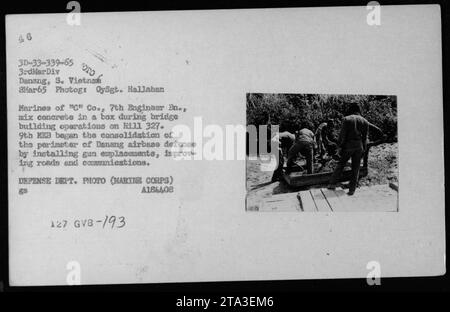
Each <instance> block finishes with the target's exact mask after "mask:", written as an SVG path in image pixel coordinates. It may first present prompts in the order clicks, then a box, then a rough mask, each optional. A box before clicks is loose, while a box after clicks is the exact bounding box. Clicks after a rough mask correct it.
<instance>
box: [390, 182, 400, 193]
mask: <svg viewBox="0 0 450 312" xmlns="http://www.w3.org/2000/svg"><path fill="white" fill-rule="evenodd" d="M389 187H390V188H391V189H393V190H396V191H397V192H398V184H397V183H393V182H391V183H389Z"/></svg>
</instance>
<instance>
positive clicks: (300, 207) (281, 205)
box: [247, 185, 398, 212]
mask: <svg viewBox="0 0 450 312" xmlns="http://www.w3.org/2000/svg"><path fill="white" fill-rule="evenodd" d="M347 191H348V190H343V189H342V188H336V189H335V190H329V189H326V188H315V189H314V188H313V189H310V190H307V191H300V192H298V193H295V192H294V193H286V194H277V195H272V196H270V197H267V198H264V199H263V200H262V201H261V202H259V203H258V204H257V205H253V207H254V208H255V207H256V208H255V209H251V210H257V211H266V212H269V211H280V212H302V211H303V212H396V211H398V193H397V191H396V190H394V189H393V188H391V187H389V185H374V186H370V187H367V186H366V187H360V188H358V189H357V190H356V192H355V194H354V195H353V196H348V195H347ZM247 204H248V202H247Z"/></svg>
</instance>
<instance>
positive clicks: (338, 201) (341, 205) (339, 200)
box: [321, 188, 347, 211]
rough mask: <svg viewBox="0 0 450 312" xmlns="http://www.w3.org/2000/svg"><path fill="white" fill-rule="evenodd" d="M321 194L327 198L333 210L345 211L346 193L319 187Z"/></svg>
mask: <svg viewBox="0 0 450 312" xmlns="http://www.w3.org/2000/svg"><path fill="white" fill-rule="evenodd" d="M321 191H322V194H323V195H324V196H325V198H326V199H327V201H328V203H329V204H330V206H331V210H333V211H345V197H344V196H347V194H345V192H344V191H343V190H341V191H336V190H329V189H326V188H323V189H321Z"/></svg>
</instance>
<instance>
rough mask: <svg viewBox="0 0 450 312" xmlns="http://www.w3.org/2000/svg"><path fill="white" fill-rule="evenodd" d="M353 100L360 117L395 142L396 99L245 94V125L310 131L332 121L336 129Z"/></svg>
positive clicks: (368, 96)
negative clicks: (357, 106) (358, 105)
mask: <svg viewBox="0 0 450 312" xmlns="http://www.w3.org/2000/svg"><path fill="white" fill-rule="evenodd" d="M352 101H356V102H358V103H359V104H360V106H361V109H362V116H364V117H365V118H366V119H367V120H368V121H369V122H371V123H373V124H374V125H376V126H378V127H379V128H381V130H383V132H384V134H385V135H386V136H387V141H388V142H396V141H397V98H396V96H379V95H325V94H261V93H249V94H247V125H255V126H259V125H267V124H272V125H279V127H280V131H289V132H295V131H296V130H298V129H301V128H309V129H311V130H313V131H315V129H316V128H317V126H319V124H320V123H321V122H324V121H326V120H327V119H330V118H333V119H335V121H336V128H337V129H339V126H340V122H341V120H342V117H344V116H345V115H346V112H347V109H348V103H350V102H352Z"/></svg>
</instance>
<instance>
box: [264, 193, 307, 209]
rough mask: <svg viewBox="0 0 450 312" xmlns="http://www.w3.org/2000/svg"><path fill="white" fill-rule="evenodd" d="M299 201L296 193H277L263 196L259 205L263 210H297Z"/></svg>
mask: <svg viewBox="0 0 450 312" xmlns="http://www.w3.org/2000/svg"><path fill="white" fill-rule="evenodd" d="M300 210H301V209H300V203H299V200H298V198H297V194H296V193H286V194H277V195H273V196H271V197H268V198H264V199H263V200H262V202H261V205H260V206H259V211H263V212H298V211H300Z"/></svg>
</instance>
